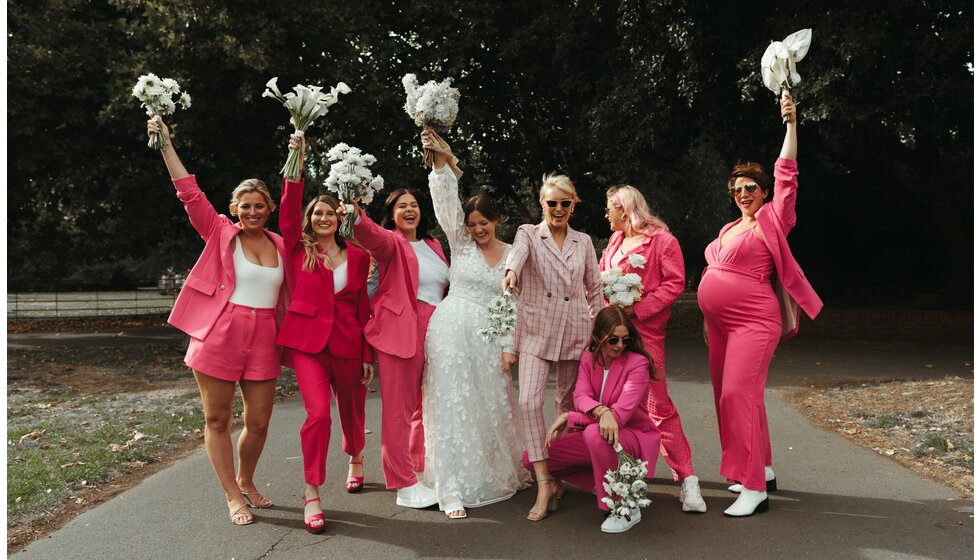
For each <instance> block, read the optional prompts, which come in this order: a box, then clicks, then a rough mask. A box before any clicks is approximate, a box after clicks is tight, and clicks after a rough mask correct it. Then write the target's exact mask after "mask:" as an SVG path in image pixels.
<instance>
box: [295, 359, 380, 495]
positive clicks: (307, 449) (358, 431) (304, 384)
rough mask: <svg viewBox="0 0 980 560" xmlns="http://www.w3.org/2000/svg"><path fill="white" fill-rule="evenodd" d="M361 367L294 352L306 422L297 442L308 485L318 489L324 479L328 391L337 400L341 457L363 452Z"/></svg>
mask: <svg viewBox="0 0 980 560" xmlns="http://www.w3.org/2000/svg"><path fill="white" fill-rule="evenodd" d="M361 364H362V362H361V360H357V359H354V360H348V359H343V358H336V357H334V356H331V355H330V353H329V352H327V351H323V352H321V353H319V354H307V353H306V352H299V351H293V369H295V370H296V382H297V383H298V384H299V391H300V394H302V395H303V405H304V406H305V407H306V422H304V423H303V427H302V428H300V430H299V438H300V445H301V447H302V449H303V471H304V475H305V477H306V483H307V484H313V485H315V486H320V485H321V484H323V482H324V480H325V479H326V471H325V469H326V462H327V449H328V448H329V447H330V422H331V421H330V393H331V389H332V390H333V395H334V397H335V398H336V399H337V415H338V416H339V417H340V429H341V432H342V434H343V436H342V439H341V442H342V444H341V445H342V447H343V450H344V453H346V454H348V455H350V456H355V455H357V454H359V453H360V452H361V450H362V449H364V416H365V415H364V402H365V398H366V396H367V388H366V387H365V386H364V385H363V384H362V383H361V371H362V366H361Z"/></svg>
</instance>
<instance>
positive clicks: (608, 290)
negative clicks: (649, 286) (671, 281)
mask: <svg viewBox="0 0 980 560" xmlns="http://www.w3.org/2000/svg"><path fill="white" fill-rule="evenodd" d="M640 258H643V257H642V256H641V257H640ZM641 267H642V266H641ZM600 278H601V279H602V293H603V295H605V296H606V299H607V300H608V301H609V303H610V304H611V305H618V306H619V307H629V306H631V305H633V304H634V303H636V302H638V301H640V297H641V296H642V295H643V282H642V281H641V280H640V275H639V274H636V273H635V272H630V273H629V274H623V271H622V270H620V269H618V268H610V269H609V270H607V271H605V272H603V273H602V274H601V275H600Z"/></svg>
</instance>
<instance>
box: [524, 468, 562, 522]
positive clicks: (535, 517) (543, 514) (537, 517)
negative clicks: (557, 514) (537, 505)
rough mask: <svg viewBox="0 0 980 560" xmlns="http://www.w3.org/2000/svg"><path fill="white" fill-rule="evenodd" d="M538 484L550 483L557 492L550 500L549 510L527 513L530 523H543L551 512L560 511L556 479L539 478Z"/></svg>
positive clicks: (533, 510)
mask: <svg viewBox="0 0 980 560" xmlns="http://www.w3.org/2000/svg"><path fill="white" fill-rule="evenodd" d="M537 482H538V484H541V483H542V482H548V483H550V484H551V486H554V487H555V492H554V493H553V494H552V495H551V496H550V497H549V498H548V506H547V508H548V509H546V510H544V511H542V510H540V509H534V508H531V510H530V511H528V512H527V520H528V521H542V520H544V519H547V517H548V512H549V511H558V484H556V483H555V479H554V478H553V477H550V476H548V477H542V478H539V479H538V481H537Z"/></svg>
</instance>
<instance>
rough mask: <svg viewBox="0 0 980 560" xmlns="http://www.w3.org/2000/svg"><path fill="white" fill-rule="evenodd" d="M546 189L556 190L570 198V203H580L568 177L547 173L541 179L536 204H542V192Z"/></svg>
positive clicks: (573, 185)
mask: <svg viewBox="0 0 980 560" xmlns="http://www.w3.org/2000/svg"><path fill="white" fill-rule="evenodd" d="M548 189H558V190H560V191H561V192H563V193H565V194H567V195H569V196H571V197H572V201H574V202H576V203H578V202H581V201H580V199H579V197H578V192H576V191H575V184H574V183H572V180H571V179H569V178H568V175H559V174H557V173H547V174H545V175H543V176H542V177H541V189H540V190H539V191H538V202H544V191H546V190H548Z"/></svg>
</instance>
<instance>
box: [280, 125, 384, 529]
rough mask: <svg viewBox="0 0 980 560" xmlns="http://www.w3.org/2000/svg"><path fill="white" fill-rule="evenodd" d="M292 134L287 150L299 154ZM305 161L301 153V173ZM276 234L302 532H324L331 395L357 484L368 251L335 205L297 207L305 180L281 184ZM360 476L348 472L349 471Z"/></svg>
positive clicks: (369, 367)
mask: <svg viewBox="0 0 980 560" xmlns="http://www.w3.org/2000/svg"><path fill="white" fill-rule="evenodd" d="M304 147H305V143H304V145H303V146H300V144H299V140H298V139H297V137H296V136H293V137H292V138H291V140H290V149H303V148H304ZM302 162H303V157H302V155H301V156H300V171H301V172H302V165H303V163H302ZM283 183H284V184H283V189H282V207H281V208H280V209H279V230H280V231H281V232H282V236H283V240H284V242H285V247H286V252H287V254H288V255H289V269H288V272H289V274H288V279H289V281H288V284H289V288H290V290H289V294H290V300H289V308H288V309H287V312H286V317H285V319H284V320H283V324H282V328H281V329H280V331H279V338H278V339H277V341H276V342H277V343H278V344H279V345H280V346H282V347H283V348H285V357H286V363H287V364H290V365H292V367H293V369H294V370H296V382H297V383H298V384H299V390H300V393H301V394H302V395H303V404H304V405H305V406H306V422H305V423H304V424H303V427H302V428H301V429H300V441H301V444H302V448H303V465H304V472H305V478H306V491H305V493H304V496H303V506H304V508H305V509H306V512H305V515H304V517H305V521H304V522H305V525H306V530H307V531H309V532H311V533H322V532H323V531H324V529H325V528H326V525H325V520H324V517H323V511H322V508H321V506H320V503H319V502H320V485H321V484H323V482H324V480H325V478H326V473H325V470H324V469H325V464H326V460H327V448H328V447H329V444H330V395H331V389H332V390H333V395H334V396H335V397H336V399H337V414H338V415H339V416H340V427H341V431H342V433H343V439H342V447H343V450H344V453H346V454H348V455H350V465H351V466H350V469H351V472H350V473H349V475H348V478H347V491H348V492H357V491H359V490H360V489H361V488H362V487H363V482H364V476H363V470H362V469H363V465H362V463H363V457H362V455H361V450H363V449H364V404H365V403H364V401H365V397H366V395H367V389H366V387H365V386H366V385H367V384H368V383H370V382H371V379H372V378H373V376H374V365H373V364H372V362H373V361H374V358H373V357H372V356H371V347H370V346H369V345H368V343H367V341H366V340H365V339H364V326H365V325H366V324H367V321H368V318H369V316H370V310H369V306H368V297H367V276H368V262H369V260H370V259H369V257H368V256H367V254H366V253H365V252H364V251H362V250H361V249H358V248H357V247H355V246H354V245H351V244H349V243H346V242H345V241H344V239H343V238H342V237H340V236H338V235H337V227H338V226H339V225H340V219H341V216H340V215H338V214H337V210H338V208H339V207H340V202H339V201H338V200H337V199H336V198H334V197H332V196H327V195H321V196H318V197H316V198H314V199H313V200H311V201H310V203H309V204H307V206H306V211H305V212H304V211H303V210H302V208H303V181H302V180H300V181H290V180H284V181H283ZM355 469H356V471H357V472H359V473H361V474H357V475H355V474H354V471H355Z"/></svg>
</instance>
